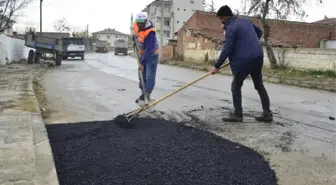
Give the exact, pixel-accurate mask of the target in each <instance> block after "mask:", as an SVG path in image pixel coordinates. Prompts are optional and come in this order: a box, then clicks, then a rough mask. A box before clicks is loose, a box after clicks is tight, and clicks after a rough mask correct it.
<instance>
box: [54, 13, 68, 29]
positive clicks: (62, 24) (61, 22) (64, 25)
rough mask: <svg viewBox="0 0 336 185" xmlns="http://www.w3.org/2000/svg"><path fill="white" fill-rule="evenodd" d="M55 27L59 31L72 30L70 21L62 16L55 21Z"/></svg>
mask: <svg viewBox="0 0 336 185" xmlns="http://www.w3.org/2000/svg"><path fill="white" fill-rule="evenodd" d="M54 29H55V30H56V31H59V32H63V31H70V30H71V28H70V25H69V22H68V21H67V20H66V18H65V17H62V18H60V19H58V20H56V21H55V22H54Z"/></svg>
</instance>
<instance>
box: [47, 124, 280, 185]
mask: <svg viewBox="0 0 336 185" xmlns="http://www.w3.org/2000/svg"><path fill="white" fill-rule="evenodd" d="M134 123H135V124H136V127H135V128H134V129H121V128H119V127H118V126H117V125H115V124H114V123H113V122H112V121H97V122H86V123H76V124H58V125H47V130H48V134H49V139H50V143H51V146H52V150H53V153H54V158H55V164H56V169H57V174H58V178H59V181H60V184H61V185H81V184H93V185H118V184H125V185H145V184H147V185H149V184H151V185H166V184H167V185H168V184H169V185H180V184H181V185H226V184H228V185H229V184H230V185H236V184H237V185H238V184H246V185H274V184H277V182H276V176H275V173H274V171H273V170H271V169H270V166H269V164H268V162H267V161H265V159H264V158H263V156H261V155H260V154H258V153H257V152H255V151H254V150H252V149H249V148H247V147H245V146H242V145H240V144H237V143H233V142H231V141H229V140H225V139H222V138H220V137H217V136H216V135H214V134H211V133H208V132H205V131H202V130H199V129H196V128H192V127H187V126H184V125H182V124H180V123H179V124H177V123H174V122H170V121H164V120H157V119H148V118H139V119H136V120H134ZM106 129H108V130H109V131H108V132H106Z"/></svg>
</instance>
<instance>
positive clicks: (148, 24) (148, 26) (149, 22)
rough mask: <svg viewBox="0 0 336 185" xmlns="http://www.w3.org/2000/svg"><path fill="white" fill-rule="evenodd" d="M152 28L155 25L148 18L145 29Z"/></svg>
mask: <svg viewBox="0 0 336 185" xmlns="http://www.w3.org/2000/svg"><path fill="white" fill-rule="evenodd" d="M150 28H154V25H153V23H152V21H150V20H147V22H146V27H145V29H144V30H147V29H150Z"/></svg>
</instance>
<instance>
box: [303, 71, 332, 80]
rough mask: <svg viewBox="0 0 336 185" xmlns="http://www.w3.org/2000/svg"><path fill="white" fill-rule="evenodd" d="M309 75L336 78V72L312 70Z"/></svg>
mask: <svg viewBox="0 0 336 185" xmlns="http://www.w3.org/2000/svg"><path fill="white" fill-rule="evenodd" d="M308 73H309V74H310V75H314V76H325V77H333V78H335V77H336V71H334V70H310V71H308Z"/></svg>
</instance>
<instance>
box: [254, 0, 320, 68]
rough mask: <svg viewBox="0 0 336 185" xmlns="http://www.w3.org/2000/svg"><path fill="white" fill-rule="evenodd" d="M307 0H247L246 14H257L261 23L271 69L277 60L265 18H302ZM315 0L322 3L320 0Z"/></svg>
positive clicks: (274, 66)
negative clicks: (248, 5)
mask: <svg viewBox="0 0 336 185" xmlns="http://www.w3.org/2000/svg"><path fill="white" fill-rule="evenodd" d="M308 1H310V0H249V2H250V8H249V10H248V14H253V15H254V16H257V17H258V18H259V19H260V20H261V23H262V25H263V30H264V34H263V36H264V42H265V47H266V51H267V55H268V58H269V60H270V63H271V68H272V69H274V68H277V60H276V58H275V56H274V52H273V49H272V45H271V43H270V36H271V35H270V30H271V28H270V25H269V23H268V20H267V19H269V18H274V19H278V20H286V19H288V18H289V16H296V17H299V18H303V17H305V16H306V12H305V11H304V9H303V5H304V4H305V3H306V2H308ZM315 1H317V2H318V3H322V0H315Z"/></svg>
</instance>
